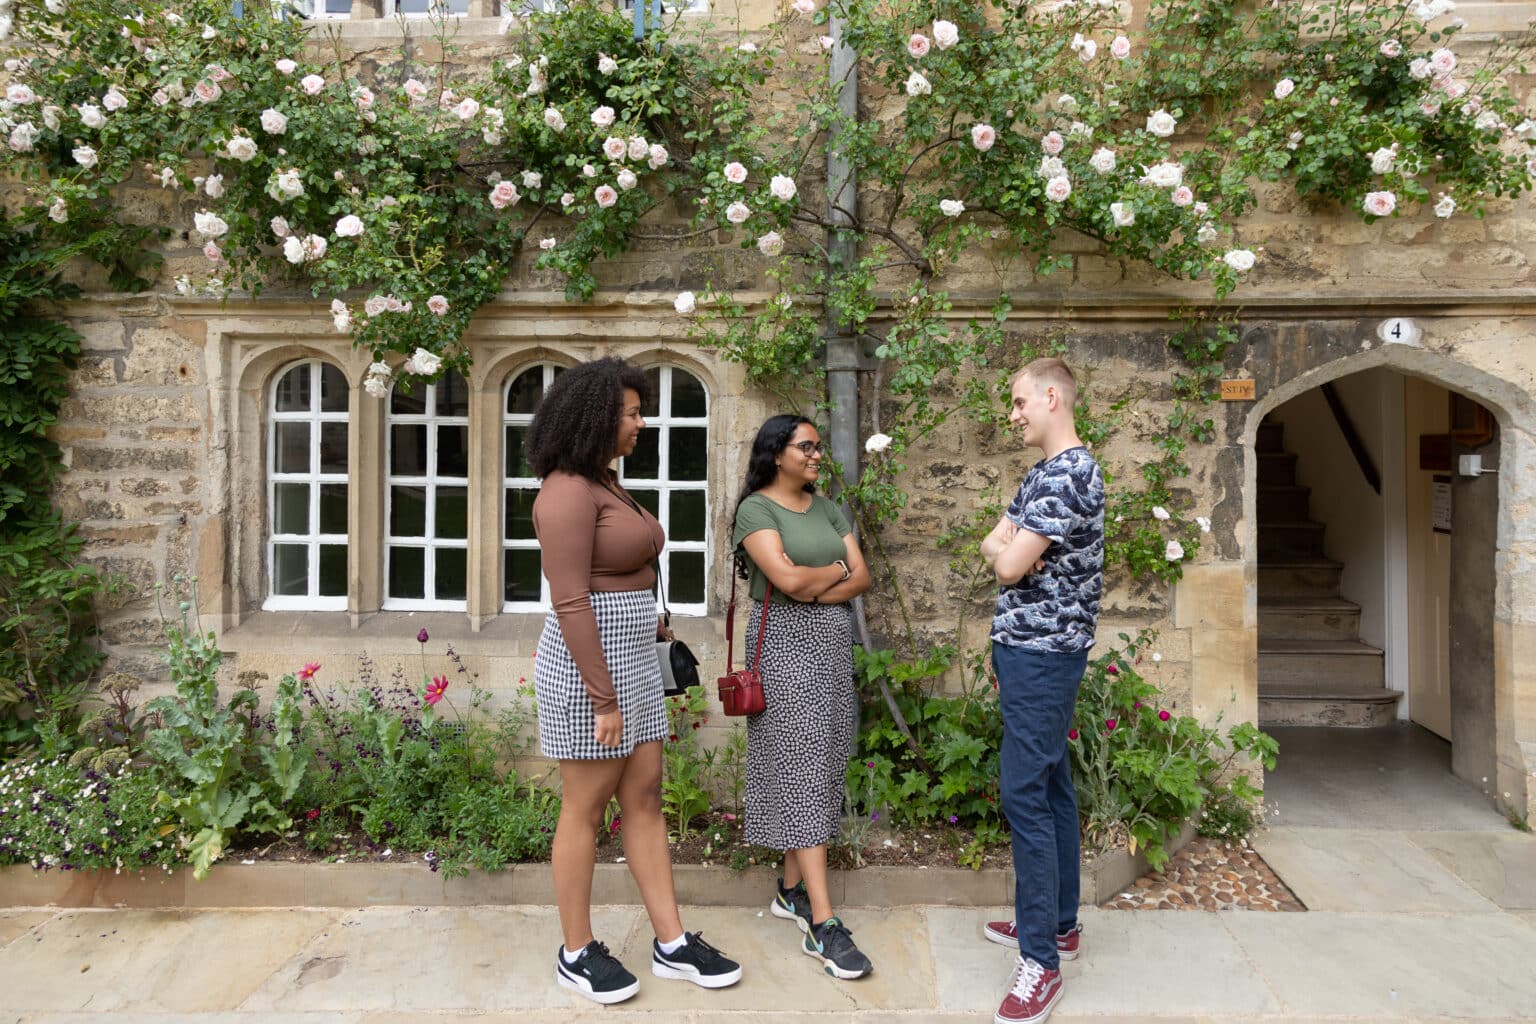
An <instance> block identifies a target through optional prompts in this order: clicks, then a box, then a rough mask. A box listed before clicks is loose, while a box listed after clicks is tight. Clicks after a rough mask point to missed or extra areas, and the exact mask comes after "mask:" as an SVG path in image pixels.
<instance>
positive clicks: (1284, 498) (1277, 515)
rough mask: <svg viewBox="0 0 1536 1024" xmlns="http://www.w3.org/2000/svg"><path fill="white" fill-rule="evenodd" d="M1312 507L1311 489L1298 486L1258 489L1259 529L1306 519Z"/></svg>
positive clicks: (1289, 485) (1285, 485) (1288, 485)
mask: <svg viewBox="0 0 1536 1024" xmlns="http://www.w3.org/2000/svg"><path fill="white" fill-rule="evenodd" d="M1311 505H1312V488H1310V487H1302V486H1301V485H1300V484H1284V485H1281V486H1278V487H1260V488H1259V502H1258V513H1259V529H1260V530H1262V529H1264V526H1265V525H1266V524H1267V523H1269V522H1271V521H1274V522H1285V521H1287V520H1297V519H1306V518H1307V516H1308V515H1309V514H1310V509H1311Z"/></svg>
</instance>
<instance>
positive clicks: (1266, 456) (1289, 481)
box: [1256, 452, 1296, 487]
mask: <svg viewBox="0 0 1536 1024" xmlns="http://www.w3.org/2000/svg"><path fill="white" fill-rule="evenodd" d="M1256 454H1257V455H1258V457H1259V472H1258V484H1259V486H1260V487H1291V486H1294V485H1295V483H1296V456H1295V455H1294V454H1293V453H1291V452H1257V453H1256Z"/></svg>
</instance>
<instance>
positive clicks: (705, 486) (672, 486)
mask: <svg viewBox="0 0 1536 1024" xmlns="http://www.w3.org/2000/svg"><path fill="white" fill-rule="evenodd" d="M644 369H646V370H647V371H649V370H659V371H661V372H660V374H659V377H660V378H661V379H660V387H659V388H658V390H657V395H656V408H657V410H658V411H657V414H656V415H655V416H647V417H645V429H647V430H650V429H652V428H654V429H656V431H657V432H658V433H657V438H656V456H657V460H656V472H657V477H656V478H655V479H651V478H641V477H631V476H628V475H627V473H626V469H625V462H626V460H624V459H620V460H619V483H620V484H622V485H623V486H624V489H625V490H626V491H633V490H641V491H656V492H658V495H657V498H658V500H657V507H658V510H659V511H660V513H661V515H660V517H659V518H660V520H661V526H662V529H663V530H664V531H665V532H666V535H667V546H666V547H665V548H664V549H663V550H662V559H661V575H662V586H663V587H664V588H665V591H666V596H667V605H668V607H669V608H670V609H671V611H672V612H673V613H674V614H677V615H707V614H708V612H709V608H708V606H707V601H708V595H709V571H710V556H711V553H712V552H713V550H714V543H713V542H714V517H713V516H711V515H710V514H709V507H710V506H709V493H710V481H709V458H708V454H707V452H706V456H705V471H704V479H702V480H688V481H684V482H681V483H678V482H674V481H673V480H672V479H671V465H670V463H671V444H670V443H669V442H670V440H671V432H672V428H673V427H703V428H704V443H705V445H706V446H707V445H708V444H709V432H710V422H709V413H710V408H711V402H712V398H711V395H710V392H709V383H708V382H707V381H706V380H705V379H704V378H703V377H701V376H699V375H698V374H697V373H694V372H693V371H692V370H689V369H687V368H686V367H682V366H673V365H672V364H670V363H657V364H653V365H651V366H647V367H644ZM674 371H681V372H683V373H686V374H688V376H690V377H692V378H693V379H694V380H696V381H698V382H699V386H700V387H701V388H703V389H704V415H702V416H673V415H671V411H672V374H673V372H674ZM677 491H699V492H701V493H702V494H703V495H704V539H703V540H673V539H672V523H671V519H672V502H671V501H670V500H667V499H669V497H670V496H671V495H672V494H673V493H674V492H677ZM681 551H698V552H702V553H703V555H704V594H705V601H702V602H690V603H686V604H685V603H682V602H678V601H674V600H672V559H671V557H670V556H671V555H673V554H676V553H678V552H681Z"/></svg>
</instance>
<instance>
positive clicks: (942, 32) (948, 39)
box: [933, 18, 960, 50]
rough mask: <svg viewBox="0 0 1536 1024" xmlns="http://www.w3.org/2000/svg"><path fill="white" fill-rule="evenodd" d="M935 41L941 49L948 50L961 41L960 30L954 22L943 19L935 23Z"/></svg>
mask: <svg viewBox="0 0 1536 1024" xmlns="http://www.w3.org/2000/svg"><path fill="white" fill-rule="evenodd" d="M933 41H934V42H935V43H937V44H938V45H939V49H941V50H947V49H949V48H950V47H951V46H954V45H955V44H956V43H958V42H959V41H960V30H959V29H958V28H957V27H955V23H954V22H952V21H944V20H943V19H942V18H941V19H940V20H938V21H936V22H934V23H933Z"/></svg>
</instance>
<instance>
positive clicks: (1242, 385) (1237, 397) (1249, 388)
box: [1221, 380, 1258, 402]
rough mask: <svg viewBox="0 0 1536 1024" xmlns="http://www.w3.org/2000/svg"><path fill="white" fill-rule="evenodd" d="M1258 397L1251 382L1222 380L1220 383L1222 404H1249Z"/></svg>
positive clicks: (1254, 385)
mask: <svg viewBox="0 0 1536 1024" xmlns="http://www.w3.org/2000/svg"><path fill="white" fill-rule="evenodd" d="M1257 397H1258V388H1257V385H1256V384H1255V383H1254V382H1253V381H1252V380H1224V381H1222V382H1221V400H1222V401H1223V402H1251V401H1253V400H1254V399H1255V398H1257Z"/></svg>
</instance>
